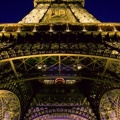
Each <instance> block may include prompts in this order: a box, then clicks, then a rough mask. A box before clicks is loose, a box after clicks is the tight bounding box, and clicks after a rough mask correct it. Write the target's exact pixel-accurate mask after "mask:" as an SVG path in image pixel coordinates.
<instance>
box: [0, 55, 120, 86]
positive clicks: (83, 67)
mask: <svg viewBox="0 0 120 120" xmlns="http://www.w3.org/2000/svg"><path fill="white" fill-rule="evenodd" d="M115 65H116V67H114V66H115ZM0 66H1V69H0V70H1V73H2V74H3V75H4V74H6V73H10V75H11V74H12V75H13V76H15V77H14V79H15V80H12V81H9V82H7V83H6V82H2V81H1V83H2V84H4V85H5V84H7V85H8V84H11V83H17V82H24V81H29V80H36V79H37V80H39V81H41V82H43V80H45V79H46V80H47V79H51V80H52V79H55V78H57V77H63V78H65V79H73V80H78V81H79V80H85V79H86V80H92V81H98V82H105V83H110V84H112V83H114V84H118V82H119V79H117V77H119V60H118V59H113V58H106V57H100V56H91V55H80V54H43V55H31V56H22V57H15V58H9V59H5V60H1V61H0ZM108 70H109V71H111V72H115V71H116V70H118V71H116V76H112V75H110V73H109V71H108ZM13 73H14V74H13ZM2 74H1V78H2ZM115 77H116V78H115ZM2 84H1V85H2Z"/></svg>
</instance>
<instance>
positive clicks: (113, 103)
mask: <svg viewBox="0 0 120 120" xmlns="http://www.w3.org/2000/svg"><path fill="white" fill-rule="evenodd" d="M99 111H100V118H101V120H108V119H109V120H119V119H120V89H114V90H111V91H108V92H106V93H105V94H104V95H103V96H102V98H101V101H100V106H99Z"/></svg>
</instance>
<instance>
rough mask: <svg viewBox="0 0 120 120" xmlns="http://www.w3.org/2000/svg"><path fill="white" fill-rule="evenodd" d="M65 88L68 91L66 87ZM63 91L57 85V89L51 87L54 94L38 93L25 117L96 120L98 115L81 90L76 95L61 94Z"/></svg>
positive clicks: (32, 119) (40, 119)
mask: <svg viewBox="0 0 120 120" xmlns="http://www.w3.org/2000/svg"><path fill="white" fill-rule="evenodd" d="M48 87H49V86H48ZM54 87H55V86H54ZM55 90H57V91H55ZM58 90H59V91H58ZM64 90H65V91H66V88H65V89H64ZM61 91H62V90H60V89H58V88H56V87H55V89H53V90H52V89H51V93H53V94H54V95H50V94H51V93H49V94H46V93H44V94H43V93H40V94H38V95H37V96H36V97H35V98H33V101H32V102H31V104H30V106H29V108H28V111H27V113H26V115H25V117H24V119H25V120H28V119H29V120H46V119H47V120H49V119H50V120H51V119H52V120H54V119H57V120H58V119H62V120H64V119H65V120H66V119H68V120H79V119H84V120H96V116H95V114H94V112H93V110H92V108H91V106H90V103H89V101H88V100H87V98H86V97H85V96H83V95H82V94H81V93H80V92H78V93H77V91H75V93H74V95H72V94H70V93H69V95H67V94H66V95H64V93H63V94H62V93H61V94H60V92H61ZM70 91H71V90H70ZM44 92H45V91H44ZM65 93H66V92H65ZM58 94H59V96H58Z"/></svg>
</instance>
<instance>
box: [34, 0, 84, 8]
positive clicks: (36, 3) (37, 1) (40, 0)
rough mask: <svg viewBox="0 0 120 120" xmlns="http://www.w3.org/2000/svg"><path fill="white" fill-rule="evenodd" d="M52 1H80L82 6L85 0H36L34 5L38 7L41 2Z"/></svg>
mask: <svg viewBox="0 0 120 120" xmlns="http://www.w3.org/2000/svg"><path fill="white" fill-rule="evenodd" d="M51 2H56V3H60V2H67V3H75V2H78V3H80V4H81V5H82V6H84V3H85V0H34V7H36V6H37V5H38V4H39V3H51Z"/></svg>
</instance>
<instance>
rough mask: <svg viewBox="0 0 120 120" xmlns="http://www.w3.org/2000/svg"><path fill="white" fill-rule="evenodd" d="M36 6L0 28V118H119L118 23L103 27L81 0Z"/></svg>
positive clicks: (119, 62) (119, 54)
mask: <svg viewBox="0 0 120 120" xmlns="http://www.w3.org/2000/svg"><path fill="white" fill-rule="evenodd" d="M34 5H35V8H34V9H33V10H32V11H31V12H30V13H29V14H28V15H27V16H26V17H25V18H23V19H22V20H21V21H20V22H19V23H17V24H0V83H1V84H0V89H1V92H0V100H1V101H0V102H1V104H0V105H1V106H0V115H1V116H0V117H1V118H0V119H2V120H4V119H5V120H6V119H14V120H17V119H19V116H20V114H21V117H20V119H22V120H23V119H25V120H46V119H48V120H54V119H62V120H63V119H69V120H100V119H101V120H108V119H110V120H113V119H115V120H118V119H120V112H119V111H120V107H119V106H120V104H119V102H120V100H119V97H120V90H119V88H120V84H119V79H120V70H119V69H120V49H119V48H120V24H119V23H101V22H100V21H98V20H97V19H96V18H94V17H93V16H92V15H91V14H89V13H88V12H87V11H86V10H85V8H84V1H83V0H77V1H70V0H68V1H65V0H62V1H59V0H58V1H50V0H47V1H42V0H37V1H36V0H35V1H34ZM66 13H68V15H67V14H66ZM80 13H81V14H80ZM79 14H80V15H79ZM68 17H69V18H71V20H70V19H68ZM3 90H4V94H5V95H2V94H3ZM8 91H11V92H10V93H9V92H8ZM8 93H9V94H12V95H11V96H15V95H16V96H17V97H18V98H14V97H12V98H10V97H9V96H8V98H6V95H8ZM14 94H15V95H14ZM18 99H19V100H18ZM4 100H5V102H4ZM10 100H12V102H10ZM19 101H20V104H19ZM14 103H15V105H16V104H19V106H21V109H20V108H17V107H18V106H17V107H16V108H15V106H12V104H14ZM10 105H11V109H10V108H9V106H10ZM6 106H7V107H6ZM4 108H5V109H4ZM7 111H8V112H7ZM20 111H21V112H20ZM16 113H17V115H18V116H16V115H14V114H16ZM5 117H6V118H5Z"/></svg>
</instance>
